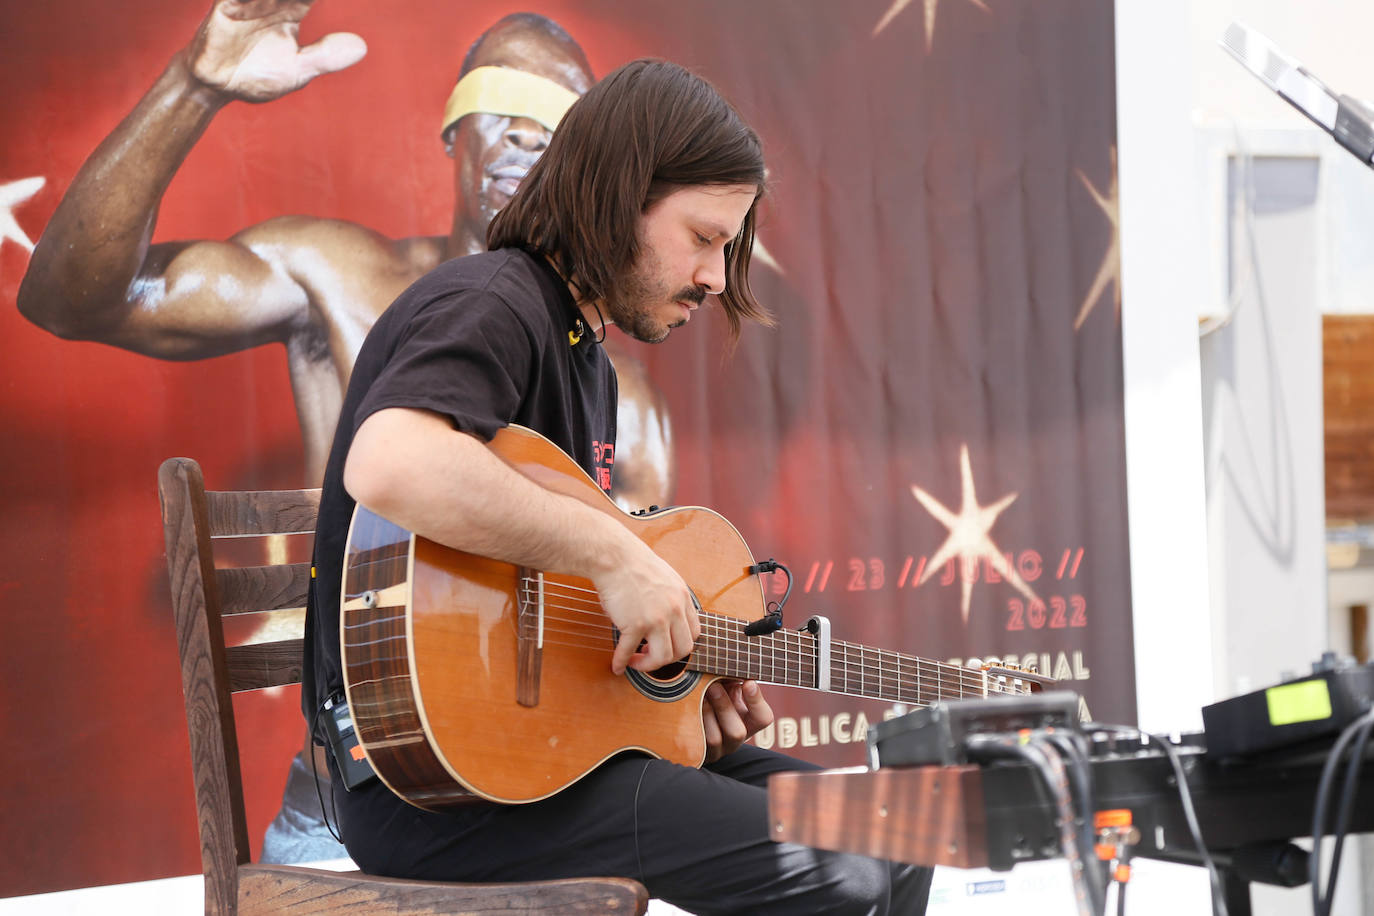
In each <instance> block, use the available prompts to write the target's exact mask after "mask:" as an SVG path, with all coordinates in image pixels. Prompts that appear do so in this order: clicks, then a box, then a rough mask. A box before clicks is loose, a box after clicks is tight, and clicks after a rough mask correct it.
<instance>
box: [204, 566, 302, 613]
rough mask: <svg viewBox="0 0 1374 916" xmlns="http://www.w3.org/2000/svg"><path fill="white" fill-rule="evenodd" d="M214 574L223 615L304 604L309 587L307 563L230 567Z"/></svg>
mask: <svg viewBox="0 0 1374 916" xmlns="http://www.w3.org/2000/svg"><path fill="white" fill-rule="evenodd" d="M215 576H216V578H217V579H219V597H220V611H221V613H223V614H225V615H229V614H251V613H253V612H256V611H277V610H282V609H284V608H297V607H305V598H306V592H307V591H308V590H309V588H310V564H309V563H285V564H282V565H281V566H239V567H230V568H226V569H219V570H216V571H215Z"/></svg>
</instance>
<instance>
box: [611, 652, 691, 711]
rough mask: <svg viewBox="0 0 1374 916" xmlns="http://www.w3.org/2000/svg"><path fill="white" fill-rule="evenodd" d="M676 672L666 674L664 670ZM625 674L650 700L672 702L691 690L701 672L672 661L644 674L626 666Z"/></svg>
mask: <svg viewBox="0 0 1374 916" xmlns="http://www.w3.org/2000/svg"><path fill="white" fill-rule="evenodd" d="M674 671H675V672H676V674H668V675H667V676H665V672H674ZM625 676H626V677H627V678H629V679H630V683H631V684H634V685H635V689H636V690H638V691H639V692H640V693H642V694H644V695H645V696H646V697H648V698H649V699H651V700H658V701H659V702H661V703H672V702H673V701H675V700H679V699H681V698H682V697H685V696H686V695H687V694H689V693H691V692H692V688H693V687H695V686H696V685H697V681H699V680H701V674H700V673H699V672H696V671H688V670H687V666H686V665H685V664H683V663H681V662H674V663H673V664H671V665H664V666H663V667H662V668H659V669H658V670H657V671H654V672H652V673H650V674H645V673H644V672H643V671H637V670H635V669H634V668H626V669H625Z"/></svg>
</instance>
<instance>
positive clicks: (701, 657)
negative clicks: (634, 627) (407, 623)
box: [520, 617, 1022, 705]
mask: <svg viewBox="0 0 1374 916" xmlns="http://www.w3.org/2000/svg"><path fill="white" fill-rule="evenodd" d="M549 620H553V621H558V620H560V618H557V617H552V618H549V619H546V625H545V628H544V633H545V640H544V641H545V645H559V646H566V647H570V648H575V649H582V650H588V651H597V652H608V651H609V650H610V649H611V644H610V632H611V630H610V628H609V627H599V628H596V629H600V630H602V631H603V633H602V636H601V638H578V637H587V636H588V635H589V634H588V633H587V630H588V628H587V626H586V624H585V623H579V622H577V621H573V622H572V624H573V626H574V627H575V629H567V628H562V627H556V626H550V625H549ZM520 627H521V629H522V630H523V631H524V632H525V633H526V634H529V633H532V632H534V631H536V630H537V624H536V623H535V622H534V621H525V622H524V623H522V624H521V625H520ZM550 633H554V634H565V635H570V636H572V637H573V638H572V639H556V638H550V637H549V634H550ZM717 654H718V653H716V652H714V651H712V649H711V647H710V646H703V645H701V644H699V645H698V648H696V649H694V650H693V652H692V653H691V655H689V656H688V658H687V659H686V662H687V664H688V666H689V667H691V666H692V665H693V663H695V664H696V665H697V667H698V668H699V669H700V668H705V669H706V670H708V671H709V673H719V674H726V675H739V676H753V677H759V678H760V679H763V680H766V681H768V682H770V683H777V684H783V685H790V686H797V687H809V686H813V684H814V681H815V669H814V664H813V660H812V658H808V657H806V656H802V657H799V658H798V659H797V660H796V663H795V664H787V665H784V666H783V673H782V674H779V673H778V670H777V668H778V666H776V665H772V664H770V665H769V666H768V670H764V668H763V666H760V667H759V673H758V674H752V673H751V672H749V671H747V670H738V669H730V670H725V671H721V670H719V669H711V668H708V667H707V666H710V665H711V664H712V663H715V664H716V665H719V664H720V662H719V659H717V658H716V655H717ZM735 661H736V662H737V663H738V662H739V661H740V660H738V659H735ZM745 661H748V660H747V659H746V660H745ZM665 667H667V666H665ZM922 680H923V679H920V678H917V679H913V678H910V677H901V676H900V672H899V676H898V677H896V678H893V677H892V676H890V675H884V676H879V677H876V678H873V679H871V683H872V686H873V690H872V691H867V690H865V689H864V688H863V686H860V687H858V688H855V687H853V686H852V685H851V684H849V682H848V681H845V682H844V683H843V684H839V685H832V687H831V692H832V693H838V694H843V695H852V696H861V697H862V696H874V695H875V694H876V695H877V696H876V698H879V699H890V700H892V701H894V702H910V703H914V704H918V705H920V704H924V703H927V702H931V701H933V700H938V699H942V698H945V697H946V692H945V688H946V686H948V685H944V684H937V685H935V686H934V687H931V686H929V685H923V684H922V683H920V682H921V681H922ZM913 687H914V690H913V689H912V688H913ZM982 687H983V685H982V681H981V680H979V681H978V683H977V685H976V686H975V687H974V689H973V690H970V691H966V690H958V689H951V690H950V691H949V693H948V697H949V698H957V697H961V696H968V695H970V693H972V694H974V695H982V693H983V690H982ZM987 692H988V693H989V694H998V695H1002V694H1017V693H1020V692H1022V691H1018V690H1016V689H1015V688H1014V687H1009V686H1005V685H1001V684H998V683H996V682H995V681H994V682H989V683H988V685H987ZM913 694H914V695H913Z"/></svg>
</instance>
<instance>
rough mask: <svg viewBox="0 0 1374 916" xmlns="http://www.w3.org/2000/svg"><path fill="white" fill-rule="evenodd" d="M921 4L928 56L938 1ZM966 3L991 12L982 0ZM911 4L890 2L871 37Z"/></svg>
mask: <svg viewBox="0 0 1374 916" xmlns="http://www.w3.org/2000/svg"><path fill="white" fill-rule="evenodd" d="M921 2H922V3H924V4H925V12H926V53H927V54H928V53H930V46H931V44H932V43H934V41H935V10H936V9H937V8H938V7H939V6H940V0H921ZM968 2H969V3H972V4H973V5H974V6H976V7H978V8H979V9H980V10H982V11H983V12H985V13H990V12H992V10H990V9H988V8H987V6H985V5H984V4H983V0H968ZM911 3H912V0H892V6H890V7H888V10H887V12H886V13H883V18H882V19H879V20H878V24H877V25H875V26H874V27H873V36H874V37H875V38H876V37H877V35H878V33H879V32H881V31H882V30H883V29H885V28H887V27H888V24H889V23H891V22H892V20H893V19H896V18H897V14H898V13H900V12H901V11H902V10H904V9H906V8H907V7H908V6H910V5H911Z"/></svg>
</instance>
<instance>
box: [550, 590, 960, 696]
mask: <svg viewBox="0 0 1374 916" xmlns="http://www.w3.org/2000/svg"><path fill="white" fill-rule="evenodd" d="M523 581H524V582H525V583H526V584H527V587H529V588H533V587H534V586H533V583H534V582H535V580H534V579H531V578H528V577H526V578H525V579H524V580H523ZM544 589H545V595H546V596H547V595H549V594H550V593H557V594H562V595H564V596H565V597H569V598H573V599H574V600H583V599H581V598H580V596H582V595H586V596H590V597H588V598H586V599H585V603H586V606H587V608H588V609H589V610H591V611H594V612H595V613H598V614H599V613H602V610H601V604H600V600H599V596H598V594H597V592H596V590H595V589H589V588H583V587H581V586H576V585H571V584H568V583H566V582H561V581H559V580H556V579H547V578H546V579H545V580H544ZM554 590H557V591H556V592H554ZM531 594H532V592H531ZM565 607H566V606H565ZM706 613H710V612H706ZM728 619H729V620H732V621H733V620H736V619H737V618H733V617H731V618H728ZM749 638H750V639H754V638H756V637H749ZM840 645H841V647H843V648H846V649H849V648H857V649H858V650H860V651H861V652H876V653H878V654H879V656H881V655H883V654H893V655H896V656H898V658H899V660H901V661H906V660H911V661H913V662H915V663H916V664H917V665H918V666H919V665H929V666H932V667H935V668H937V670H938V669H939V668H941V667H943V668H945V669H947V670H950V669H952V671H951V673H952V672H953V671H957V672H959V673H960V676H961V677H962V678H963V679H964V681H965V682H966V683H974V682H978V683H981V681H982V676H981V675H980V674H977V673H976V670H975V669H972V668H964V667H962V666H959V665H950V664H948V663H946V662H938V661H934V660H932V659H923V658H920V657H918V656H914V655H907V654H905V653H899V652H895V651H893V650H888V649H878V648H874V647H868V646H856V645H853V644H849V643H843V642H842V643H840ZM878 665H879V666H881V665H882V661H881V657H880V658H879V661H878Z"/></svg>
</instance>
